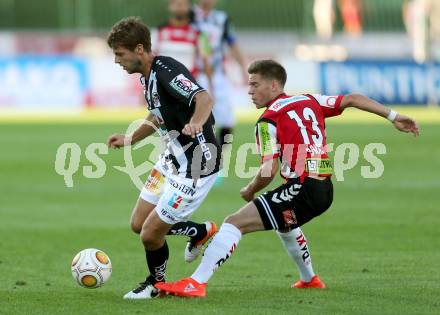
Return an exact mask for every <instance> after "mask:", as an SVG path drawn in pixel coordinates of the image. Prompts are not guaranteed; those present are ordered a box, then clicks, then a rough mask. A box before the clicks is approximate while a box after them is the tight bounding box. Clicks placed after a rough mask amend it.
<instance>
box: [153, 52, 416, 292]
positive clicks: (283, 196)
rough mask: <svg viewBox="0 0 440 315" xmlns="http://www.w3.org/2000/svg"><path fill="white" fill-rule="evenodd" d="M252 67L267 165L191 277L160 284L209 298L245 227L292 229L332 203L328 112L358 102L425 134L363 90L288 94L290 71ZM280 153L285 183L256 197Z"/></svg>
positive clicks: (263, 64)
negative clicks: (210, 284)
mask: <svg viewBox="0 0 440 315" xmlns="http://www.w3.org/2000/svg"><path fill="white" fill-rule="evenodd" d="M248 72H249V74H250V76H249V94H250V95H251V97H252V101H253V103H254V104H255V105H256V107H257V108H263V107H266V110H265V111H264V113H263V114H262V115H261V117H260V119H259V120H258V122H257V125H256V135H257V143H258V146H259V149H260V154H261V158H262V159H261V161H262V164H261V166H260V169H259V171H258V173H257V175H256V176H255V177H254V179H253V180H252V181H251V182H250V183H249V184H248V185H247V186H246V187H244V188H243V189H242V190H241V191H240V194H241V196H242V197H243V198H244V199H245V200H246V201H249V203H248V204H246V205H245V206H244V207H242V208H241V209H240V210H238V211H237V212H235V213H234V214H232V215H230V216H228V217H227V218H226V219H225V221H224V223H223V225H222V226H221V227H220V230H219V232H218V233H217V234H216V235H215V236H214V238H213V239H212V242H211V243H210V244H209V246H208V247H207V249H206V251H205V253H204V255H203V258H202V261H201V263H200V265H199V266H198V268H197V269H196V271H195V272H194V273H193V274H192V275H191V277H190V278H185V279H183V280H180V281H177V282H172V283H161V284H158V285H157V286H156V287H157V288H159V289H160V290H162V291H166V292H168V293H171V294H175V295H178V296H192V297H204V296H205V295H206V292H205V288H206V285H207V282H208V280H209V279H210V278H211V277H212V275H213V273H214V271H215V270H216V269H217V268H218V267H220V266H221V264H223V263H224V262H225V261H226V259H228V258H229V257H230V256H231V254H232V253H233V251H234V250H235V248H236V247H237V245H238V242H239V241H240V239H241V237H242V235H243V234H247V233H251V232H255V231H262V230H280V229H284V230H289V229H294V228H296V227H299V226H302V225H303V224H305V223H307V222H309V221H310V220H311V219H313V218H314V217H316V216H319V215H320V214H322V213H323V212H324V211H326V210H327V209H328V208H329V207H330V205H331V204H332V200H333V186H332V182H331V174H332V167H331V164H330V161H329V157H328V155H327V151H326V135H325V123H324V120H325V118H327V117H332V116H337V115H340V114H341V113H342V112H343V111H344V109H346V108H347V107H355V108H358V109H360V110H363V111H367V112H370V113H373V114H376V115H378V116H381V117H384V118H387V119H389V120H390V121H391V122H392V123H393V125H394V127H395V128H396V129H397V130H399V131H402V132H410V133H413V134H414V135H416V136H418V135H419V128H418V126H417V123H416V122H415V121H414V120H413V119H411V118H409V117H407V116H404V115H401V114H398V113H397V112H395V111H393V110H390V109H389V108H386V107H385V106H383V105H381V104H379V103H377V102H375V101H374V100H372V99H370V98H368V97H366V96H363V95H359V94H348V95H338V96H324V95H310V94H305V95H298V96H288V95H286V94H284V91H283V90H284V84H285V82H286V78H287V75H286V71H285V69H284V68H283V67H282V66H281V65H280V64H279V63H277V62H275V61H272V60H260V61H256V62H254V63H253V64H252V65H251V66H250V67H249V69H248ZM279 160H281V164H282V165H281V171H280V173H281V176H282V177H283V178H284V179H285V180H286V182H285V183H284V184H283V185H281V186H279V187H277V188H275V189H273V190H270V191H267V192H265V193H264V194H262V195H260V196H259V197H257V198H255V197H254V196H255V194H256V193H257V192H258V191H260V190H262V189H263V188H265V187H266V186H267V185H268V184H269V183H270V182H271V181H272V179H273V178H274V177H275V175H276V173H277V171H278V164H279ZM297 284H298V283H297ZM297 284H295V285H294V286H295V287H298V286H297ZM299 285H301V283H300V284H299Z"/></svg>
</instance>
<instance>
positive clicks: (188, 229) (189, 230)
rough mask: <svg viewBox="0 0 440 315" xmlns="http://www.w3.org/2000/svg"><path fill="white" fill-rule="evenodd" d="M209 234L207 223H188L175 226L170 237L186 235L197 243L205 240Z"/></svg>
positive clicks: (169, 233)
mask: <svg viewBox="0 0 440 315" xmlns="http://www.w3.org/2000/svg"><path fill="white" fill-rule="evenodd" d="M207 233H208V231H206V225H205V223H196V222H193V221H186V222H179V223H176V224H174V225H173V226H172V227H171V229H170V231H169V232H168V235H184V236H188V237H190V238H191V241H193V242H197V241H199V240H201V239H203V238H204V237H205V236H206V234H207Z"/></svg>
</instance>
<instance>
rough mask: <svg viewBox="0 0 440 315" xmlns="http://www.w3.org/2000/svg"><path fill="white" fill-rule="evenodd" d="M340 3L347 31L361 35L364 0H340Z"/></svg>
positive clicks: (353, 34)
mask: <svg viewBox="0 0 440 315" xmlns="http://www.w3.org/2000/svg"><path fill="white" fill-rule="evenodd" d="M338 4H339V9H340V11H341V17H342V22H343V23H344V30H345V32H346V33H347V34H349V35H351V36H359V35H360V34H361V33H362V1H361V0H338Z"/></svg>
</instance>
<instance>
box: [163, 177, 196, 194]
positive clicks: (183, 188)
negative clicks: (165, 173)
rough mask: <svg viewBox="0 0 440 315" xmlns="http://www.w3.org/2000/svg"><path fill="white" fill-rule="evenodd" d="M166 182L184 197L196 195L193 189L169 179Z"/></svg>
mask: <svg viewBox="0 0 440 315" xmlns="http://www.w3.org/2000/svg"><path fill="white" fill-rule="evenodd" d="M168 181H169V183H170V184H171V186H173V187H174V188H176V189H177V190H179V191H180V192H182V193H183V194H185V195H190V196H192V197H193V196H194V194H195V193H196V191H195V189H193V188H192V187H189V186H187V185H185V184H181V183H178V182H176V181H174V180H172V179H171V178H169V179H168Z"/></svg>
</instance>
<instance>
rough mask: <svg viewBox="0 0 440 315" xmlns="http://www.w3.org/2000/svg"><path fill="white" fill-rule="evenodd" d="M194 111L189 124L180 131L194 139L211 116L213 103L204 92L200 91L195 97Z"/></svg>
mask: <svg viewBox="0 0 440 315" xmlns="http://www.w3.org/2000/svg"><path fill="white" fill-rule="evenodd" d="M194 98H195V102H196V105H195V110H194V114H193V115H192V117H191V119H190V121H189V123H187V124H186V125H185V127H183V129H182V133H183V134H184V135H187V136H191V137H193V138H195V136H196V135H197V134H198V133H200V132H202V131H203V125H204V124H205V122H206V121H207V120H208V118H209V115H211V110H212V106H213V105H214V101H213V100H212V98H211V96H210V95H209V94H208V92H206V91H201V92H199V93H197V94H196V95H195V96H194Z"/></svg>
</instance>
